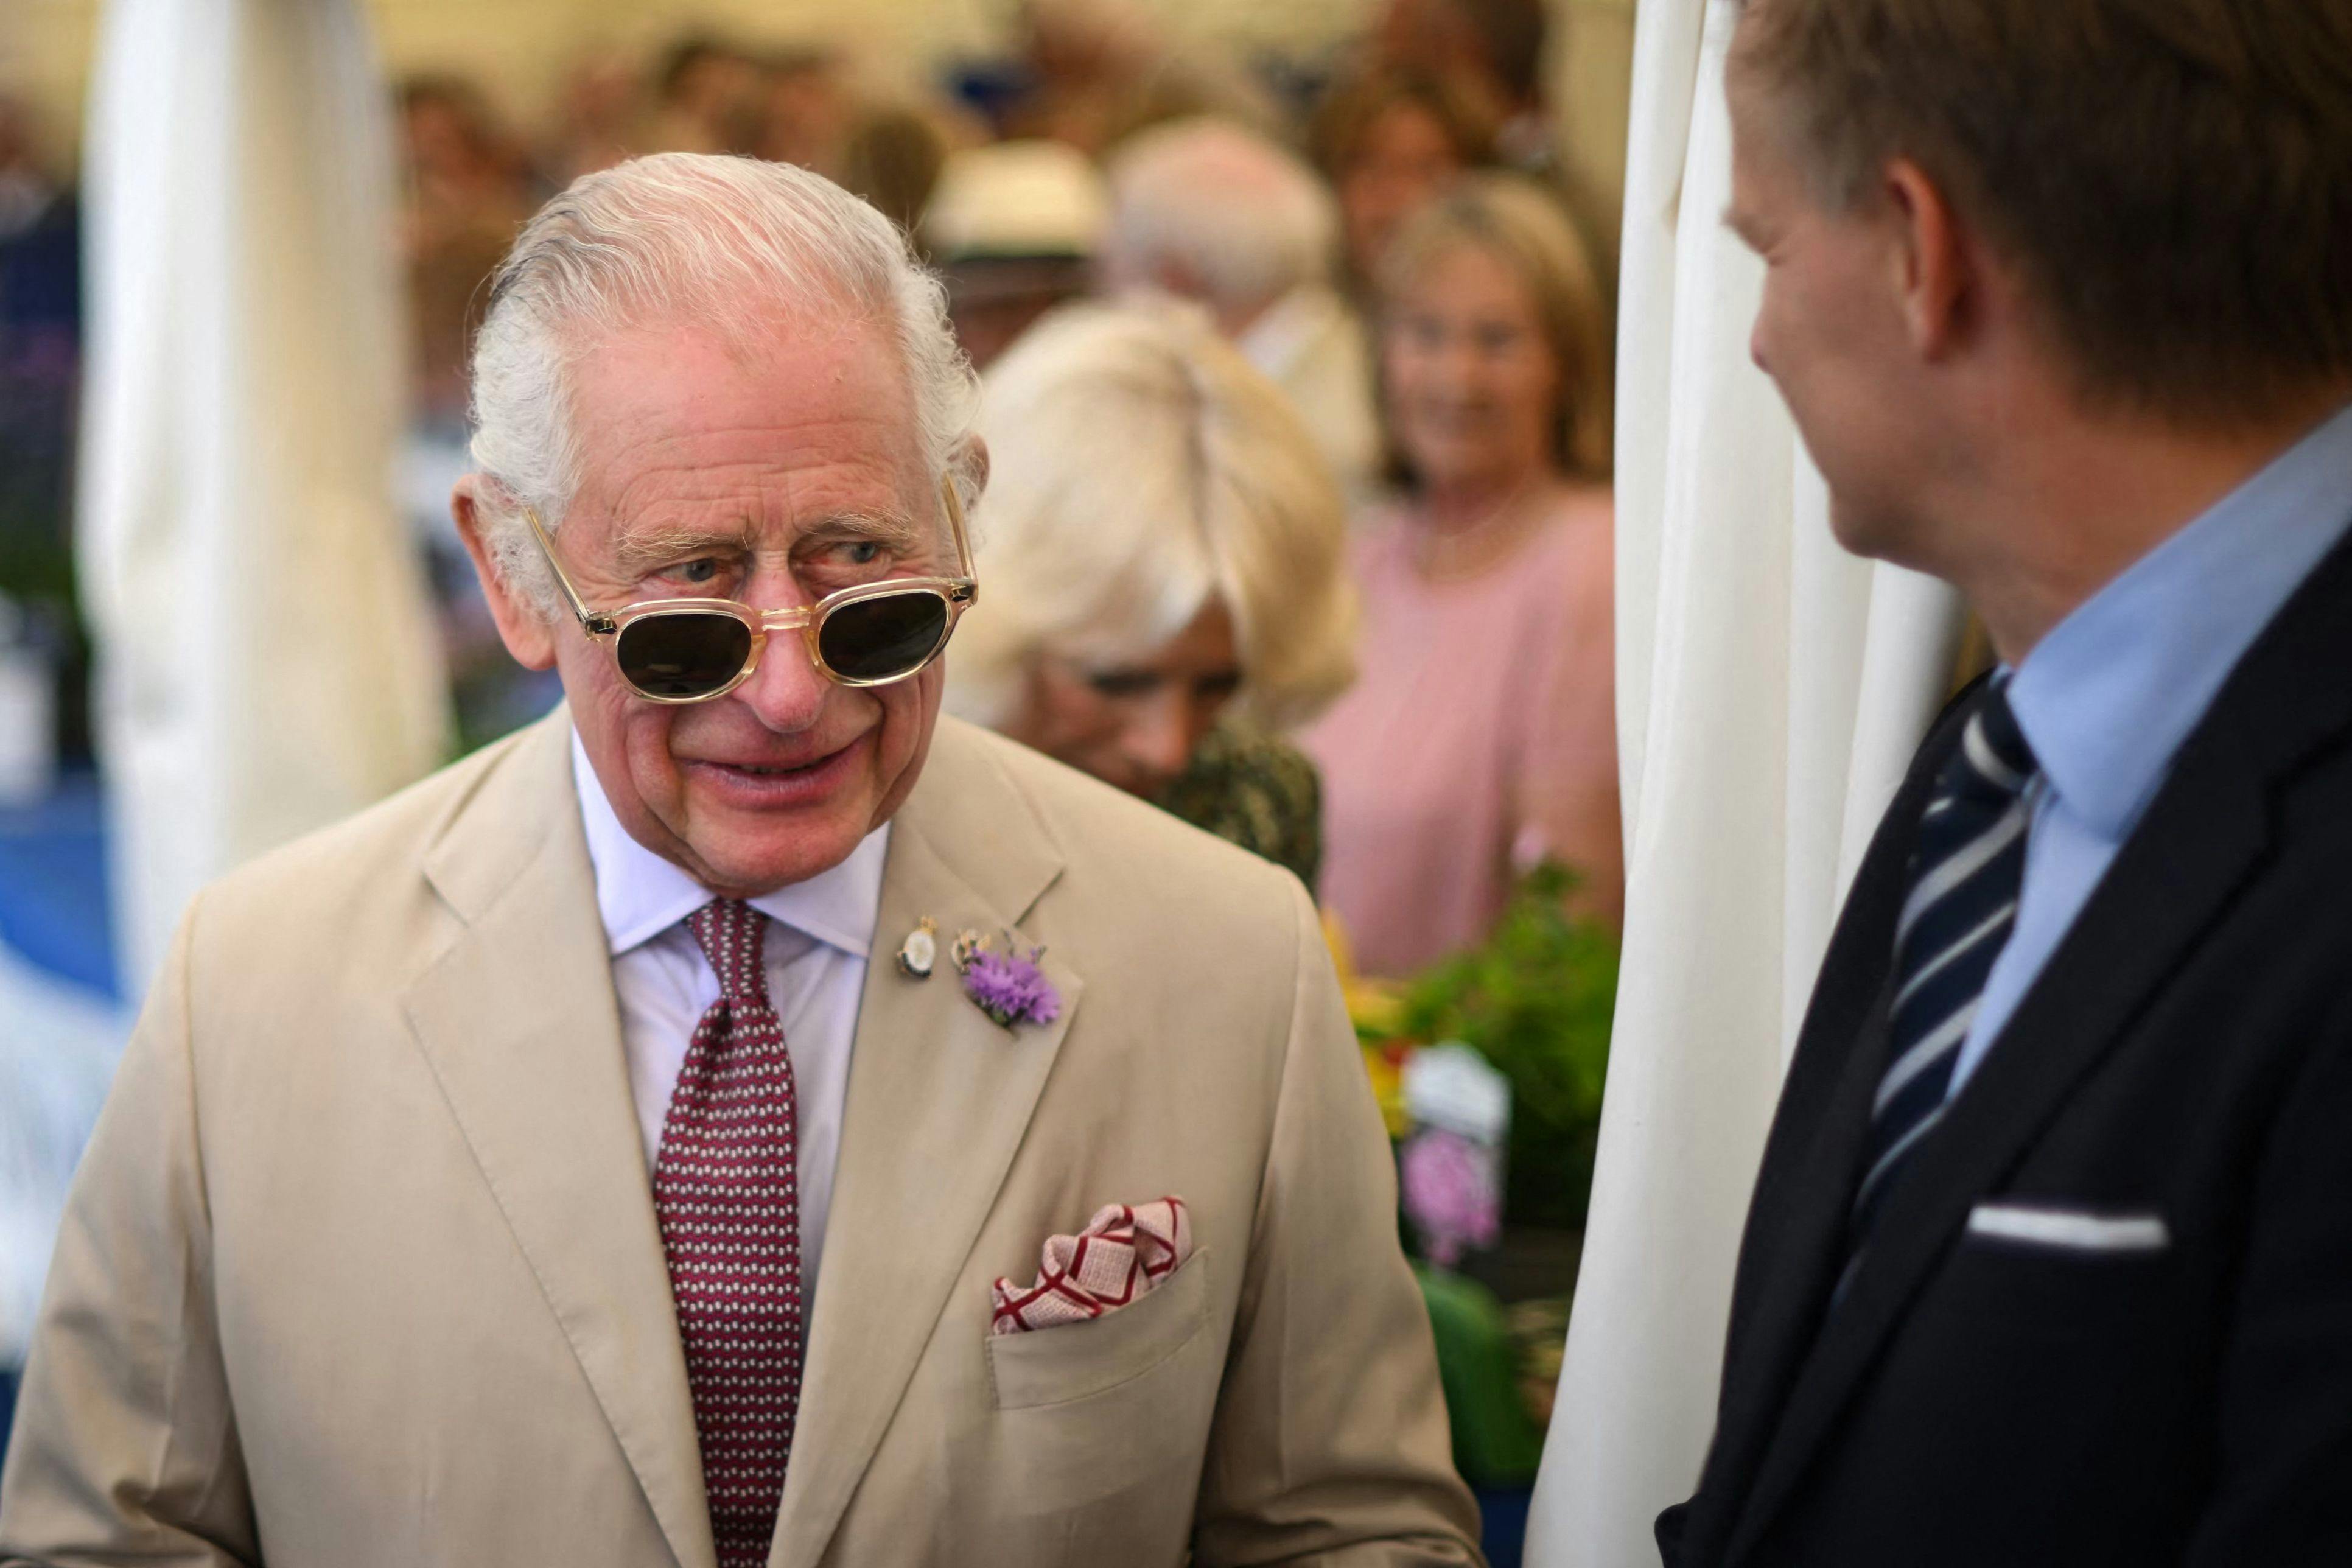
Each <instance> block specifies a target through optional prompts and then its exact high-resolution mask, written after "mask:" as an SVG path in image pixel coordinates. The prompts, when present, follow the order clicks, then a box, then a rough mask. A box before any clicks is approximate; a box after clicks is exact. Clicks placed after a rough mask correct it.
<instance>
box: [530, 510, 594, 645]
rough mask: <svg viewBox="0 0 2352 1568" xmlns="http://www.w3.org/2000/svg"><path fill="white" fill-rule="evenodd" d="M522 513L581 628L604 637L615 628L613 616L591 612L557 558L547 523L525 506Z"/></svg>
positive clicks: (590, 634) (592, 635)
mask: <svg viewBox="0 0 2352 1568" xmlns="http://www.w3.org/2000/svg"><path fill="white" fill-rule="evenodd" d="M522 515H523V518H524V520H525V521H528V522H529V523H530V531H531V536H532V537H533V538H535V539H537V540H538V541H539V549H540V553H541V554H542V555H544V556H546V557H547V569H548V570H549V571H551V572H552V573H554V574H555V584H556V586H557V587H559V588H562V590H563V597H564V599H565V601H566V602H568V603H569V604H570V605H571V606H572V614H573V615H574V616H578V617H579V619H580V627H581V629H582V630H583V631H584V632H586V633H587V634H588V635H589V636H590V637H603V636H604V635H606V634H607V633H609V632H612V631H613V630H614V629H615V628H614V625H613V620H612V617H611V616H599V615H593V614H591V613H590V611H589V609H588V606H587V605H585V604H583V602H582V601H581V598H580V592H579V590H578V589H576V588H574V587H572V579H571V578H569V577H567V576H565V575H564V573H563V563H562V562H561V561H558V560H557V559H556V558H555V541H554V540H552V539H551V538H550V537H548V532H547V525H546V524H545V523H542V522H541V521H539V513H538V512H537V511H535V510H532V509H531V508H530V507H525V508H523V509H522Z"/></svg>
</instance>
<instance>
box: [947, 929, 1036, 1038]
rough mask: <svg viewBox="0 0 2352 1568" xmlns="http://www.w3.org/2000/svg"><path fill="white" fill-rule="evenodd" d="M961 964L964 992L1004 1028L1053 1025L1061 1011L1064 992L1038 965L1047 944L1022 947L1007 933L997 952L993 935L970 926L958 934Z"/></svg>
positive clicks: (958, 961) (956, 951)
mask: <svg viewBox="0 0 2352 1568" xmlns="http://www.w3.org/2000/svg"><path fill="white" fill-rule="evenodd" d="M954 956H955V964H956V968H957V969H958V970H959V971H961V973H962V975H963V994H965V995H967V996H969V997H971V1000H972V1002H973V1004H974V1005H977V1006H978V1007H979V1008H980V1010H981V1011H982V1012H983V1013H985V1014H987V1015H988V1016H989V1017H990V1018H991V1019H992V1020H993V1021H994V1022H995V1023H996V1024H997V1025H998V1026H1000V1027H1003V1028H1007V1029H1009V1028H1011V1027H1013V1025H1015V1024H1050V1023H1052V1022H1053V1021H1054V1020H1055V1019H1056V1018H1058V1017H1060V1016H1062V994H1061V993H1060V992H1058V991H1056V990H1055V989H1054V983H1053V982H1052V981H1050V980H1048V979H1046V978H1045V971H1044V970H1042V969H1040V968H1038V967H1037V961H1038V960H1039V959H1041V958H1043V957H1045V949H1044V948H1042V947H1033V948H1031V949H1030V950H1029V951H1028V952H1025V953H1024V952H1022V951H1021V949H1020V948H1019V946H1017V945H1016V944H1015V943H1014V942H1013V935H1012V933H1011V932H1010V931H1008V932H1006V933H1005V937H1004V949H1003V952H998V951H997V950H996V948H995V947H994V946H992V944H991V943H990V942H989V940H988V938H986V937H984V936H982V935H980V934H978V933H977V932H974V931H965V932H964V933H963V934H962V935H961V936H959V937H957V938H956V942H955V949H954Z"/></svg>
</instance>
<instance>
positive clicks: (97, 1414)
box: [0, 908, 260, 1568]
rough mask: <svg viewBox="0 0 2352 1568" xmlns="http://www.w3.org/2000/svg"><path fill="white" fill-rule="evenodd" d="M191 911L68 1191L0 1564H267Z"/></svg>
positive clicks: (37, 1336)
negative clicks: (215, 1195) (232, 1380)
mask: <svg viewBox="0 0 2352 1568" xmlns="http://www.w3.org/2000/svg"><path fill="white" fill-rule="evenodd" d="M195 922H196V913H195V910H194V908H192V909H191V910H190V911H189V914H188V916H187V918H186V919H185V920H184V921H183V922H182V924H181V927H180V931H179V934H178V937H177V938H176V940H175V941H174V942H173V948H172V952H171V955H170V957H169V959H168V960H167V961H166V963H165V965H164V969H163V974H162V975H161V977H160V978H159V979H158V980H157V982H156V984H155V987H154V990H153V991H152V993H151V994H150V995H149V997H148V1000H147V1005H146V1008H145V1010H144V1011H143V1012H142V1014H141V1016H140V1020H139V1025H138V1027H137V1028H136V1029H135V1030H134V1031H133V1033H132V1035H131V1043H130V1045H129V1046H128V1047H126V1048H125V1050H124V1052H123V1058H122V1065H121V1068H120V1069H119V1070H118V1071H117V1073H116V1076H115V1080H114V1087H113V1089H112V1091H111V1092H110V1094H109V1096H108V1098H107V1102H106V1108H105V1110H103V1111H102V1112H101V1113H100V1117H99V1121H98V1126H97V1129H96V1131H94V1132H93V1133H92V1135H91V1139H90V1143H89V1149H88V1151H87V1152H85V1153H84V1155H83V1156H82V1163H81V1167H80V1169H79V1172H78V1173H77V1174H76V1176H75V1178H74V1184H73V1188H72V1192H71V1194H70V1196H69V1197H68V1200H67V1205H66V1212H65V1216H64V1222H63V1225H62V1226H61V1228H60V1230H59V1233H58V1248H57V1253H56V1256H55V1258H54V1259H53V1260H52V1262H51V1264H50V1268H49V1277H48V1284H47V1294H46V1295H45V1296H44V1298H43V1300H42V1304H41V1312H40V1317H39V1320H38V1321H37V1325H36V1327H35V1330H34V1338H33V1344H32V1351H31V1354H30V1358H29V1359H28V1361H27V1362H26V1370H25V1384H24V1389H23V1394H22V1397H21V1400H20V1402H19V1404H18V1406H17V1411H16V1431H15V1434H14V1436H13V1437H12V1438H11V1440H10V1443H9V1448H8V1464H7V1470H6V1474H5V1479H0V1568H29V1565H34V1564H55V1565H58V1568H68V1565H70V1568H100V1565H104V1564H118V1563H120V1564H129V1563H138V1564H141V1565H142V1568H150V1565H158V1564H161V1565H166V1568H225V1565H226V1564H231V1563H258V1562H259V1561H260V1548H259V1543H258V1541H257V1536H256V1531H255V1527H254V1520H253V1510H252V1504H251V1500H250V1497H249V1495H248V1493H247V1485H246V1473H245V1465H244V1459H243V1457H242V1455H241V1453H240V1450H239V1448H238V1446H237V1436H236V1426H235V1422H234V1419H233V1417H232V1415H231V1412H230V1405H229V1397H228V1386H227V1378H226V1371H225V1369H224V1367H223V1364H222V1361H221V1353H220V1344H219V1338H218V1335H217V1333H216V1331H215V1324H214V1319H213V1309H212V1257H211V1231H210V1221H209V1216H208V1215H207V1212H206V1205H205V1184H204V1167H203V1159H202V1154H201V1152H200V1150H199V1147H198V1142H197V1137H196V1116H195V1094H194V1072H193V1068H192V1062H191V1058H190V1051H189V1036H190V1028H189V1017H188V1014H189V1000H188V998H189V989H190V987H189V969H190V966H191V956H190V955H191V950H192V948H193V947H194V929H195Z"/></svg>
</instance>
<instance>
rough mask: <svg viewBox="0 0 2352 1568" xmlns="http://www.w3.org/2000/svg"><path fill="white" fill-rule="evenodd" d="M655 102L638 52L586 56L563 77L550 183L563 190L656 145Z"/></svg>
mask: <svg viewBox="0 0 2352 1568" xmlns="http://www.w3.org/2000/svg"><path fill="white" fill-rule="evenodd" d="M652 118H653V103H652V100H651V99H650V97H649V96H648V95H647V94H646V74H645V69H644V68H643V66H642V65H641V64H640V63H639V62H638V59H637V57H636V56H635V54H633V53H631V52H629V51H627V50H625V49H612V48H605V49H598V50H596V51H594V52H593V53H592V54H589V55H587V56H584V57H583V58H581V59H580V60H579V61H578V62H577V63H576V64H575V65H573V66H572V69H571V71H570V72H569V73H568V74H567V75H566V76H565V78H564V79H563V86H562V89H561V91H560V94H559V96H558V100H557V105H556V126H555V137H554V141H553V142H552V144H551V146H550V147H549V149H548V154H547V183H548V184H549V185H550V186H551V187H553V188H555V189H559V190H560V189H562V187H563V186H565V185H568V184H571V183H572V181H573V180H576V179H578V178H579V177H580V176H581V175H583V174H593V173H595V172H596V171H597V170H599V169H609V168H611V167H612V166H613V165H614V164H615V163H624V162H626V161H627V160H628V159H631V158H634V157H635V156H637V154H639V153H647V152H651V151H652V150H653V140H654V131H653V125H652Z"/></svg>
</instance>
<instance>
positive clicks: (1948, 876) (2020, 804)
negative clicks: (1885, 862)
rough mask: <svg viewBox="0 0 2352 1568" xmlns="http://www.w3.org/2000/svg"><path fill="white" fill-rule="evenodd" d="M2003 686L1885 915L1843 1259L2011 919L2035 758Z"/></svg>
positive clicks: (1944, 1077)
mask: <svg viewBox="0 0 2352 1568" xmlns="http://www.w3.org/2000/svg"><path fill="white" fill-rule="evenodd" d="M2006 687H2007V678H2006V677H2004V678H2002V679H2000V680H1999V681H1996V682H1995V683H1994V685H1993V686H1992V688H1991V689H1990V690H1989V691H1988V692H1987V693H1986V695H1985V698H1984V700H1983V701H1981V702H1980V703H1979V704H1978V706H1977V710H1976V712H1975V713H1973V714H1972V715H1970V716H1969V721H1968V726H1967V728H1965V729H1964V730H1962V731H1961V732H1960V744H1959V748H1958V750H1957V751H1956V752H1953V754H1952V759H1951V761H1950V762H1948V763H1946V764H1945V765H1944V771H1943V772H1942V773H1939V774H1937V779H1936V792H1935V795H1934V796H1933V797H1932V798H1931V799H1930V800H1929V801H1928V803H1927V811H1926V813H1925V814H1924V815H1923V816H1921V818H1920V821H1919V836H1918V843H1917V847H1916V848H1915V849H1914V850H1913V852H1912V857H1911V868H1910V876H1909V890H1908V892H1907V893H1906V896H1905V898H1904V900H1903V912H1902V913H1901V915H1899V916H1898V917H1897V918H1896V921H1895V975H1896V981H1895V1005H1894V1016H1893V1018H1892V1020H1891V1024H1890V1036H1891V1043H1890V1048H1889V1052H1888V1057H1887V1068H1886V1073H1885V1077H1883V1078H1881V1079H1879V1082H1878V1096H1877V1098H1876V1100H1874V1101H1873V1102H1872V1106H1871V1113H1870V1142H1869V1145H1868V1152H1867V1153H1866V1154H1865V1155H1864V1158H1863V1163H1862V1172H1863V1175H1862V1183H1861V1185H1860V1186H1859V1187H1857V1188H1856V1189H1855V1192H1854V1199H1853V1217H1852V1224H1851V1226H1850V1228H1849V1230H1848V1243H1847V1252H1848V1258H1849V1260H1848V1267H1849V1269H1850V1268H1851V1267H1852V1260H1853V1258H1856V1257H1858V1256H1859V1255H1860V1253H1861V1250H1862V1247H1863V1244H1864V1241H1865V1240H1867V1239H1868V1237H1869V1235H1870V1228H1871V1225H1872V1223H1873V1221H1874V1219H1875V1218H1876V1216H1877V1214H1878V1211H1879V1208H1880V1206H1881V1205H1883V1204H1884V1203H1885V1200H1886V1194H1887V1193H1888V1192H1889V1191H1890V1190H1892V1189H1893V1187H1894V1186H1895V1180H1896V1178H1897V1177H1898V1176H1900V1175H1901V1173H1902V1172H1903V1169H1904V1167H1905V1166H1906V1164H1907V1163H1909V1161H1910V1158H1911V1155H1912V1154H1913V1153H1914V1152H1916V1150H1917V1149H1918V1147H1919V1144H1920V1142H1921V1140H1923V1139H1924V1138H1926V1137H1927V1134H1928V1132H1929V1131H1932V1130H1933V1129H1934V1127H1935V1125H1936V1123H1937V1121H1939V1120H1940V1119H1941V1118H1942V1116H1943V1114H1944V1105H1945V1101H1946V1100H1947V1099H1948V1097H1949V1095H1950V1092H1951V1087H1952V1068H1953V1065H1954V1064H1955V1063H1956V1062H1957V1061H1958V1059H1959V1055H1960V1044H1961V1042H1962V1041H1964V1040H1965V1039H1967V1038H1968V1034H1969V1024H1971V1023H1972V1022H1974V1020H1975V1018H1976V1013H1977V1002H1978V1000H1979V998H1980V997H1981V996H1982V995H1983V994H1984V987H1985V979H1986V977H1987V976H1988V975H1990V973H1992V965H1993V961H1994V960H1995V959H1997V958H1999V957H2000V950H2001V948H2002V947H2003V946H2005V945H2006V944H2007V943H2008V942H2009V933H2010V929H2011V927H2012V926H2013V925H2015V924H2016V921H2017V893H2018V887H2019V884H2020V883H2021V881H2022V880H2023V879H2024V876H2025V838H2026V826H2027V822H2028V819H2029V817H2030V816H2031V815H2032V801H2031V799H2030V798H2029V796H2028V794H2027V785H2028V784H2031V783H2032V780H2033V776H2034V773H2035V763H2034V761H2033V750H2032V747H2030V746H2028V745H2027V744H2026V743H2025V736H2024V735H2023V734H2022V733H2021V732H2020V731H2019V730H2018V727H2017V718H2016V715H2014V714H2012V713H2011V711H2010V710H2009V694H2008V691H2007V689H2006Z"/></svg>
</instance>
